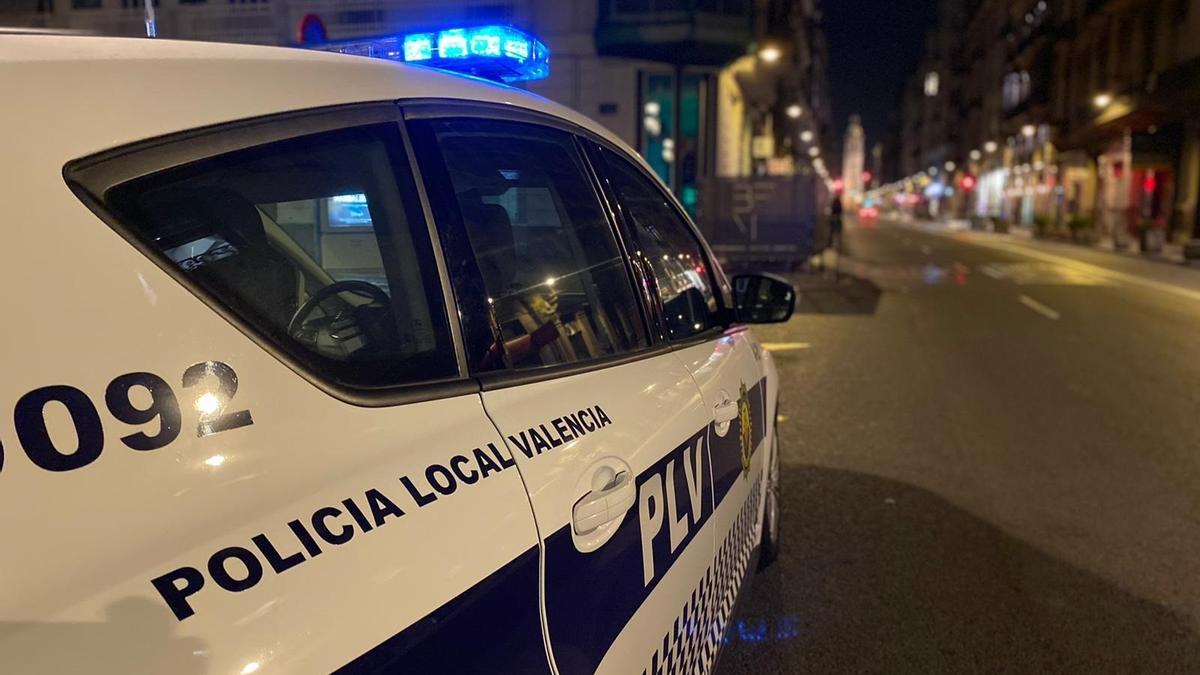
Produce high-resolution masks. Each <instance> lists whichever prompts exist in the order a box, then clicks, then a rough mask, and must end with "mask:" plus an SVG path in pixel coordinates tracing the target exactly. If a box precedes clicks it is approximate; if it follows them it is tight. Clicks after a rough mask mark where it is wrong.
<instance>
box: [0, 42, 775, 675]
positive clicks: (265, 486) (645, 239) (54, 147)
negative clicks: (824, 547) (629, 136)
mask: <svg viewBox="0 0 1200 675" xmlns="http://www.w3.org/2000/svg"><path fill="white" fill-rule="evenodd" d="M333 51H342V52H347V53H350V54H359V55H357V56H356V55H345V54H336V53H325V52H318V51H309V50H296V49H284V48H264V47H249V46H234V45H211V44H199V43H187V42H172V41H157V40H153V41H152V40H133V39H107V38H92V37H79V36H71V37H65V36H57V37H55V36H45V35H37V36H34V35H27V36H20V35H8V36H0V82H2V83H3V88H4V90H5V92H6V93H7V96H8V100H9V105H6V106H4V107H3V109H2V110H0V129H3V133H2V135H0V158H2V159H0V175H2V179H0V201H2V202H3V205H4V214H5V224H4V230H3V232H4V243H3V246H0V278H2V279H3V280H4V285H5V288H6V292H5V294H4V297H5V303H4V304H5V309H6V313H5V315H6V319H7V320H6V326H5V331H4V332H5V339H4V342H3V347H2V349H0V354H2V359H3V361H2V363H3V377H2V378H0V408H3V409H4V410H5V411H6V412H5V413H4V417H3V419H4V422H3V423H0V513H2V515H0V523H2V527H0V531H2V532H3V538H4V544H3V547H0V579H3V583H0V664H3V667H2V668H0V670H3V671H5V672H13V673H17V672H20V673H73V672H97V671H103V672H114V673H130V672H150V673H241V674H243V675H249V674H250V673H254V672H262V673H267V672H330V671H334V670H338V669H344V670H345V671H346V672H359V671H363V672H403V673H425V672H456V673H483V672H487V673H496V672H513V673H559V674H561V675H568V674H574V673H591V672H602V673H676V672H678V673H695V672H707V671H709V670H711V668H712V667H713V662H714V659H715V658H716V656H717V653H718V651H719V649H720V646H721V644H722V642H723V636H724V632H725V629H726V627H727V624H728V623H729V618H730V613H731V611H732V607H733V605H734V601H735V599H736V598H737V596H738V592H739V588H740V586H741V585H742V584H743V582H744V581H745V580H746V579H747V577H748V575H749V574H750V573H751V572H752V570H753V569H754V568H755V566H756V564H757V563H756V560H757V559H760V558H761V559H769V558H770V557H772V556H773V555H774V552H775V551H776V550H777V546H778V525H777V523H778V512H779V502H778V496H777V495H778V464H779V459H778V453H777V450H776V434H775V430H774V424H773V420H774V418H775V411H776V408H777V405H778V404H777V390H778V376H777V373H776V369H775V366H774V364H773V362H772V359H771V355H770V354H769V353H767V352H765V351H764V350H763V349H762V346H761V345H760V344H759V343H758V341H757V340H756V339H755V337H754V335H753V333H752V332H750V330H748V329H747V324H751V323H767V322H778V321H784V320H786V319H787V318H788V317H789V315H790V314H791V312H792V309H793V305H794V294H793V291H792V289H791V287H790V286H788V285H787V284H786V283H784V282H783V281H781V280H779V279H776V278H773V277H770V276H764V275H747V276H741V277H734V278H733V279H732V280H730V279H727V277H726V276H725V274H724V273H723V272H722V270H721V268H720V267H719V266H718V265H717V263H716V262H715V261H714V259H713V255H712V252H711V251H710V250H708V248H707V246H706V245H705V243H704V241H703V240H702V239H701V238H700V237H699V236H698V235H697V232H696V230H695V229H694V227H693V225H692V224H691V222H690V221H689V219H688V218H687V217H686V215H685V214H684V211H683V210H682V209H681V208H680V205H679V204H678V203H677V202H676V200H675V198H674V197H673V196H672V195H671V194H670V192H668V191H667V190H665V189H664V188H663V186H662V185H661V184H660V182H659V181H657V180H656V179H655V178H654V176H653V174H652V173H651V172H650V170H649V169H648V168H647V165H646V164H645V163H644V162H643V161H642V160H640V159H639V158H638V157H637V155H636V154H635V153H634V152H632V151H631V150H630V149H629V148H628V147H626V146H625V145H624V144H623V143H622V142H621V141H620V140H619V139H618V138H616V137H615V136H614V135H613V134H612V133H610V132H609V131H606V130H605V129H604V128H603V127H601V126H600V125H598V124H596V123H594V122H592V121H590V120H589V119H587V118H585V117H583V116H581V115H579V114H578V113H576V112H573V111H571V110H568V109H566V108H564V107H561V106H559V105H556V104H554V103H551V102H549V101H546V100H544V99H542V98H539V97H536V96H533V95H530V94H528V93H526V92H524V91H521V90H519V89H516V88H513V87H510V86H506V85H504V84H498V83H495V82H491V81H488V80H486V79H483V78H481V77H478V76H483V77H487V78H491V79H493V80H500V81H504V82H513V81H517V80H519V79H520V78H522V77H528V76H538V75H544V74H545V73H546V72H547V70H548V68H549V63H550V62H549V54H548V52H547V51H546V49H545V47H544V45H542V44H541V43H540V42H538V41H537V40H535V39H533V38H531V37H529V36H527V35H524V34H522V33H519V32H516V31H513V30H512V29H508V28H503V27H486V28H476V29H459V30H447V31H441V32H437V33H426V34H418V35H414V36H403V37H396V38H392V39H386V40H379V41H372V42H368V43H359V44H349V45H336V46H335V47H334V48H333ZM361 55H366V56H375V57H382V58H363V56H361ZM404 61H409V62H417V63H419V64H426V65H428V66H431V67H414V66H412V65H406V64H405V63H403V62H404ZM456 64H457V66H458V69H459V70H461V71H464V72H468V73H471V74H472V76H463V75H460V74H452V73H447V72H444V71H445V69H446V68H447V67H451V68H453V67H455V65H456Z"/></svg>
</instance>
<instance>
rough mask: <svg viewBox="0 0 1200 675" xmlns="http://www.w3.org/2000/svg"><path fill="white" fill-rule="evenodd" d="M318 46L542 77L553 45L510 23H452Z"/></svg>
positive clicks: (491, 74) (502, 75)
mask: <svg viewBox="0 0 1200 675" xmlns="http://www.w3.org/2000/svg"><path fill="white" fill-rule="evenodd" d="M317 48H318V49H323V50H325V51H334V52H341V53H343V54H355V55H359V56H372V57H375V58H384V59H391V60H394V61H404V62H406V63H416V64H420V65H425V66H431V67H434V68H442V69H444V70H453V71H456V72H460V73H467V74H470V75H477V76H479V77H485V78H488V79H491V80H497V81H500V82H520V81H523V80H540V79H542V78H545V77H547V76H549V75H550V50H548V49H546V45H545V44H543V43H542V42H541V41H540V40H538V39H536V38H534V37H533V36H531V35H529V34H527V33H524V32H522V31H519V30H517V29H516V28H511V27H509V26H479V27H475V28H448V29H446V30H441V31H437V32H433V33H430V32H426V33H410V34H408V35H404V36H394V35H393V36H386V37H380V38H374V39H369V40H356V41H353V42H342V43H335V44H329V45H323V46H321V47H317Z"/></svg>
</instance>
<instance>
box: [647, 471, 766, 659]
mask: <svg viewBox="0 0 1200 675" xmlns="http://www.w3.org/2000/svg"><path fill="white" fill-rule="evenodd" d="M761 493H762V477H761V475H760V476H759V477H758V478H757V479H755V481H754V485H753V486H752V487H751V488H750V494H749V495H747V497H746V503H745V504H743V505H742V510H741V512H740V513H738V517H737V520H736V521H734V524H733V527H732V528H730V530H729V533H728V534H727V535H726V536H725V540H724V541H722V542H721V545H720V547H719V548H718V549H717V557H716V560H715V561H714V562H713V564H712V565H710V566H709V568H708V569H707V570H705V572H704V577H703V578H702V579H701V580H700V585H699V586H697V587H696V588H695V589H694V590H693V591H692V595H691V597H690V598H689V599H688V601H687V603H686V604H684V606H683V609H682V611H680V613H679V616H677V617H675V622H674V624H673V625H672V627H671V631H670V632H668V633H667V634H666V635H664V636H663V639H662V646H660V647H659V648H658V649H656V650H655V651H654V653H653V654H652V655H651V656H650V663H649V665H648V667H647V668H646V669H645V670H643V671H642V675H697V674H702V673H707V672H708V670H709V668H711V667H712V664H713V659H714V658H716V655H717V647H718V646H719V644H720V641H721V639H722V638H723V637H724V635H725V628H726V626H727V625H728V623H729V615H730V614H731V613H732V612H733V603H734V600H735V599H736V598H737V592H738V587H739V586H740V585H741V581H742V578H743V577H744V576H745V574H746V565H747V564H749V562H750V552H751V551H753V550H754V544H755V542H756V540H757V539H756V535H758V503H759V499H760V497H761V496H762V494H761Z"/></svg>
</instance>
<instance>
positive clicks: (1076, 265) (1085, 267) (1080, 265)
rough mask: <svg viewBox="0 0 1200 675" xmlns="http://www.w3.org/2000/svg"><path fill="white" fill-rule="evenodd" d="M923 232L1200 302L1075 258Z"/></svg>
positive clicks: (1198, 295) (1193, 294) (1193, 295)
mask: <svg viewBox="0 0 1200 675" xmlns="http://www.w3.org/2000/svg"><path fill="white" fill-rule="evenodd" d="M921 231H922V232H928V233H930V234H934V235H938V236H942V237H948V238H950V239H954V240H956V241H960V242H962V243H964V244H975V245H976V246H983V247H986V248H993V249H996V250H999V251H1007V252H1009V253H1016V254H1017V255H1023V256H1026V257H1028V258H1037V259H1041V260H1045V261H1047V262H1052V263H1057V264H1059V265H1062V266H1064V267H1069V268H1072V269H1074V270H1075V271H1077V272H1085V273H1090V274H1093V275H1095V276H1098V277H1100V278H1102V279H1106V280H1109V281H1123V282H1125V283H1127V284H1130V285H1133V286H1141V287H1143V288H1153V289H1154V290H1157V291H1163V292H1166V293H1172V294H1174V295H1178V296H1180V297H1183V298H1187V299H1189V300H1200V291H1193V290H1189V289H1186V288H1181V287H1179V286H1175V285H1173V284H1168V283H1165V282H1162V281H1154V280H1153V279H1144V278H1142V277H1139V276H1137V275H1134V274H1127V273H1125V272H1118V271H1116V270H1110V269H1108V268H1105V267H1100V266H1099V265H1092V264H1091V263H1085V262H1080V261H1078V260H1075V259H1074V258H1064V257H1063V256H1059V255H1054V254H1053V253H1043V252H1041V251H1034V250H1030V249H1027V248H1025V247H1023V246H1016V245H1012V244H1004V243H1001V242H997V241H984V240H982V239H979V238H977V237H973V236H970V235H967V236H963V235H962V234H961V233H953V232H939V231H937V230H933V229H928V230H927V229H922V230H921Z"/></svg>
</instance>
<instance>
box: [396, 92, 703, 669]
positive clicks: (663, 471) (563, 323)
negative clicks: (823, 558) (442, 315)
mask: <svg viewBox="0 0 1200 675" xmlns="http://www.w3.org/2000/svg"><path fill="white" fill-rule="evenodd" d="M491 114H497V115H498V114H499V113H497V112H496V111H495V109H491V108H488V109H485V110H484V111H482V112H476V113H472V114H467V113H464V112H462V111H458V112H454V111H448V112H447V111H438V110H436V109H422V108H412V109H410V110H408V112H407V114H406V117H408V119H409V120H410V123H409V129H410V130H411V133H412V135H413V139H414V146H415V147H416V148H417V149H418V152H419V154H420V157H421V170H422V172H423V176H424V184H425V186H426V189H427V190H428V192H429V195H430V202H431V204H433V206H434V212H435V215H436V220H437V222H438V224H439V227H440V228H442V229H443V230H444V231H445V232H446V234H445V235H444V236H443V238H442V241H443V244H444V245H445V246H446V254H447V259H448V260H454V261H457V262H456V263H454V265H452V269H451V276H452V277H453V278H454V281H455V289H456V293H457V297H458V299H459V303H460V307H462V308H463V310H462V311H463V322H464V328H463V330H464V336H465V341H466V344H467V347H468V361H469V362H470V367H471V372H472V373H473V374H474V375H476V377H478V378H479V379H480V380H481V382H482V383H483V393H482V398H483V404H484V407H485V408H486V410H487V412H488V414H489V416H490V417H491V419H492V421H493V422H495V424H496V426H497V428H498V429H499V430H500V432H501V434H502V435H503V436H504V437H505V439H506V440H507V442H508V445H509V448H510V451H511V452H512V455H513V457H514V459H515V460H516V463H517V469H518V470H519V471H520V475H521V478H522V480H524V482H525V487H526V489H527V490H528V492H529V495H530V498H531V500H532V504H533V511H534V516H535V519H536V522H537V526H538V532H539V537H540V540H541V551H542V566H543V570H542V602H543V610H544V613H545V622H546V623H545V626H546V631H547V640H548V644H549V646H550V651H551V654H552V657H553V660H554V662H555V664H556V665H557V668H558V671H559V672H560V673H562V674H563V675H569V674H575V673H592V672H612V673H631V672H635V673H636V672H642V671H644V670H646V669H650V670H651V671H652V672H653V670H654V669H655V664H659V665H660V666H661V659H662V658H663V654H662V652H661V648H662V646H663V641H664V636H667V637H668V638H669V637H670V636H671V635H672V633H674V638H673V639H674V640H675V641H676V642H677V643H678V644H680V645H681V651H680V652H679V654H678V656H677V658H678V659H679V661H680V663H684V662H685V660H686V662H688V663H700V662H701V651H700V649H699V646H700V645H701V644H702V642H703V637H704V635H705V632H706V625H705V624H703V622H702V620H701V619H702V616H703V614H702V612H701V608H700V607H699V606H698V605H697V603H696V595H695V591H696V588H697V587H698V585H699V584H700V581H701V579H702V578H703V576H704V574H705V573H706V571H707V570H708V567H709V563H710V561H711V558H712V554H713V537H712V527H711V526H710V525H709V523H710V520H711V514H712V504H713V502H712V476H711V470H710V460H709V456H708V449H707V445H706V444H707V441H708V434H707V427H708V419H709V412H708V410H707V406H706V404H705V403H704V401H703V398H702V397H701V395H700V392H699V389H698V388H697V387H696V385H695V382H694V381H693V379H692V377H691V374H690V373H689V372H688V371H687V369H686V368H685V367H684V366H683V364H682V363H681V362H680V361H679V359H678V358H676V357H675V356H674V355H673V354H672V353H671V352H670V351H669V350H668V349H667V347H666V346H665V345H663V344H660V342H659V341H658V340H657V338H656V337H655V336H654V334H655V333H656V331H651V330H649V327H648V323H647V317H646V315H645V312H644V306H643V303H641V302H640V301H639V296H638V294H637V292H636V290H635V289H636V288H637V287H638V286H636V285H635V279H636V277H635V276H633V271H632V269H631V268H630V266H629V265H628V264H627V260H626V258H625V254H624V251H623V247H622V243H621V241H620V239H619V237H618V236H617V235H616V233H615V230H614V228H613V225H612V222H611V220H610V218H609V217H608V212H607V211H606V208H605V202H604V200H603V199H602V198H601V196H600V195H599V194H598V192H597V189H596V185H595V183H594V180H593V177H592V174H591V171H590V167H589V164H588V162H587V159H586V157H585V156H584V155H583V153H582V152H581V151H580V148H579V147H578V145H577V139H576V137H575V136H574V135H573V134H572V133H571V132H570V131H568V130H565V129H562V128H555V127H552V126H547V125H545V124H542V123H540V122H539V123H534V121H533V120H544V119H545V118H544V117H543V118H530V119H522V118H521V117H520V116H519V115H518V116H517V119H516V120H512V119H505V120H501V119H484V118H481V117H480V116H486V115H491ZM504 116H505V117H506V118H512V117H513V114H512V113H504ZM684 645H692V646H694V647H695V649H692V650H691V652H690V653H689V654H687V655H686V656H685V654H684V651H683V650H682V647H683V646H684Z"/></svg>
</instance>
